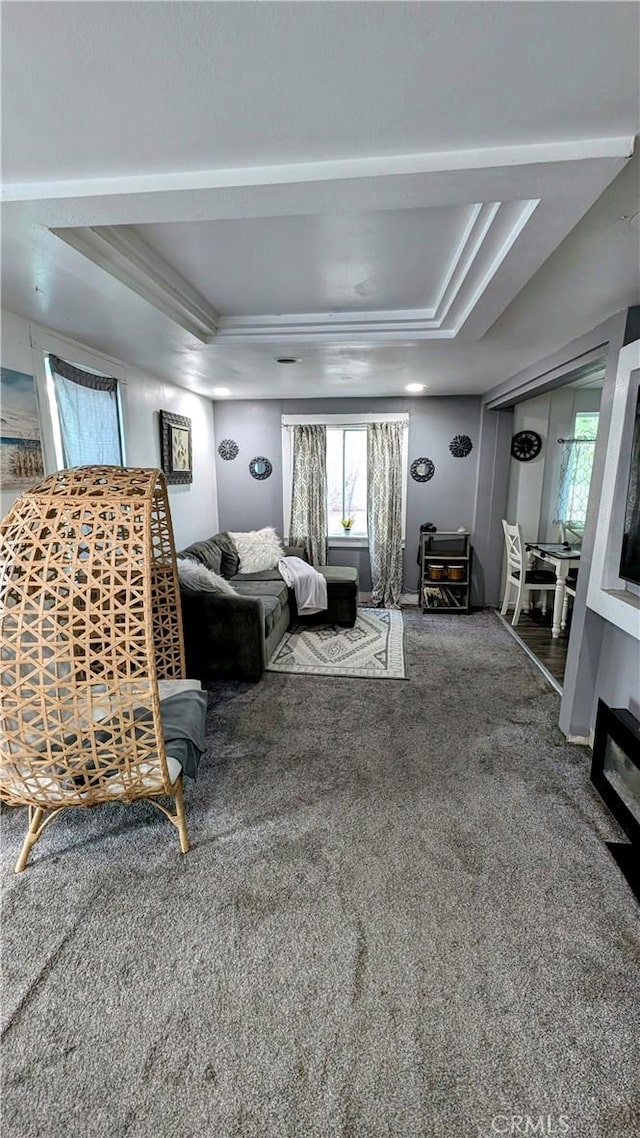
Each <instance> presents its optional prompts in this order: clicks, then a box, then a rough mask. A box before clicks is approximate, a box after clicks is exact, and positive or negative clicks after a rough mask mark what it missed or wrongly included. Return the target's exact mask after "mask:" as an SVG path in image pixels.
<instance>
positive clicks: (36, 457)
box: [0, 367, 44, 490]
mask: <svg viewBox="0 0 640 1138" xmlns="http://www.w3.org/2000/svg"><path fill="white" fill-rule="evenodd" d="M0 398H1V402H2V431H1V432H0V434H1V436H2V437H0V483H1V485H2V488H3V489H4V490H23V489H25V488H26V487H27V486H33V485H34V483H36V482H38V481H39V480H40V479H41V478H42V477H43V476H44V463H43V460H42V443H41V441H40V418H39V415H38V399H37V395H36V385H35V380H34V378H33V376H32V375H26V374H25V373H24V372H21V371H12V369H11V368H7V367H3V368H2V370H1V373H0Z"/></svg>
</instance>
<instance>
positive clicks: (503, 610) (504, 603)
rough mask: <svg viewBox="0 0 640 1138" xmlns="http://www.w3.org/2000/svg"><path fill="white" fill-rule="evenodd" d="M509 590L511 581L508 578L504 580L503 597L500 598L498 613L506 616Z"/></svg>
mask: <svg viewBox="0 0 640 1138" xmlns="http://www.w3.org/2000/svg"><path fill="white" fill-rule="evenodd" d="M510 592H511V582H510V581H509V580H507V581H505V584H504V597H503V598H502V608H501V609H500V615H501V616H506V614H507V612H508V609H509V594H510Z"/></svg>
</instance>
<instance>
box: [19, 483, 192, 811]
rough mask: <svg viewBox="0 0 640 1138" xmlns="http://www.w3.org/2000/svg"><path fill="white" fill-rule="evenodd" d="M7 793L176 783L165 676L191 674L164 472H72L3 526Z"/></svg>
mask: <svg viewBox="0 0 640 1138" xmlns="http://www.w3.org/2000/svg"><path fill="white" fill-rule="evenodd" d="M0 543H1V564H2V569H1V573H2V577H1V579H0V620H1V622H2V663H1V671H2V677H1V679H2V696H1V707H0V738H1V742H2V752H1V754H0V794H1V795H2V797H3V798H5V799H6V800H8V801H10V802H20V803H28V804H31V805H41V804H43V803H44V802H46V803H48V804H49V805H52V804H54V803H55V802H59V803H60V804H65V805H71V804H73V803H74V802H76V803H78V804H79V805H92V804H93V803H95V802H99V801H111V800H113V799H114V798H129V799H133V798H137V797H140V796H143V795H144V794H145V793H148V792H149V790H150V789H153V788H154V787H158V786H159V787H160V788H162V787H163V786H168V785H169V779H168V773H167V766H166V755H165V749H164V743H163V739H162V730H161V720H160V710H159V699H158V685H157V681H158V679H172V678H176V679H179V678H182V677H183V676H184V651H183V643H182V623H181V615H180V603H179V591H178V578H177V571H176V561H175V550H174V544H173V533H172V527H171V517H170V513H169V504H168V499H167V491H166V485H165V481H164V477H163V475H162V474H161V472H160V471H158V470H131V469H125V468H122V467H80V468H77V469H73V470H62V471H58V472H57V473H56V474H54V475H51V476H50V477H49V478H46V479H45V480H44V481H43V482H41V483H39V485H37V486H35V487H34V488H33V489H31V490H29V491H27V492H26V493H24V494H22V495H21V497H20V498H19V499H18V500H17V501H16V502H15V503H14V505H13V507H12V508H11V509H10V511H9V513H8V514H7V516H6V518H5V519H4V521H3V522H2V524H1V525H0Z"/></svg>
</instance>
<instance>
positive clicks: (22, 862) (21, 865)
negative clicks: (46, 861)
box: [16, 806, 44, 873]
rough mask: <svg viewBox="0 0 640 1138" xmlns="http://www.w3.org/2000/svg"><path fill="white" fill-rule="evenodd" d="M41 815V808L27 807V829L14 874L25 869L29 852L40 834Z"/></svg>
mask: <svg viewBox="0 0 640 1138" xmlns="http://www.w3.org/2000/svg"><path fill="white" fill-rule="evenodd" d="M43 814H44V810H43V809H42V807H41V806H35V807H34V806H30V807H29V829H28V830H27V834H26V837H25V839H24V842H23V843H22V849H21V850H20V857H19V858H18V860H17V862H16V873H22V871H23V869H25V868H26V865H27V862H28V860H29V854H30V853H31V850H32V849H33V847H34V846H35V844H36V842H37V840H38V838H39V837H40V834H41V833H42V827H41V825H40V823H41V821H42V815H43Z"/></svg>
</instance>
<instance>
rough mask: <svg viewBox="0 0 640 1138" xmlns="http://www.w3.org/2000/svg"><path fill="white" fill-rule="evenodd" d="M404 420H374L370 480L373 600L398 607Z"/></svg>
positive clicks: (369, 438) (369, 449) (369, 443)
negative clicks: (388, 421) (379, 421)
mask: <svg viewBox="0 0 640 1138" xmlns="http://www.w3.org/2000/svg"><path fill="white" fill-rule="evenodd" d="M403 429H404V423H399V422H395V423H393V422H392V423H370V424H369V426H368V428H367V481H368V503H367V507H368V517H367V532H368V535H369V560H370V563H371V588H372V597H371V603H372V604H373V605H378V606H379V607H382V608H398V607H399V605H400V594H401V593H402V432H403Z"/></svg>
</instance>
